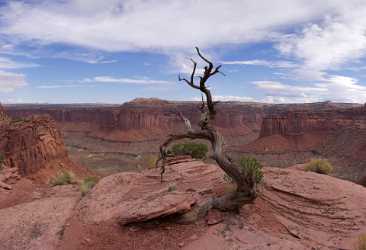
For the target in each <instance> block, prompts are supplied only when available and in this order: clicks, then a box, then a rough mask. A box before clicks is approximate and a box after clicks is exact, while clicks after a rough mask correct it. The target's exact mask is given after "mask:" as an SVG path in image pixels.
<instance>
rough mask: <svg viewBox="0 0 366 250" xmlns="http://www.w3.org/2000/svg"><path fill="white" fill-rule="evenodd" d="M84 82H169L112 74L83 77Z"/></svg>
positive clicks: (145, 83)
mask: <svg viewBox="0 0 366 250" xmlns="http://www.w3.org/2000/svg"><path fill="white" fill-rule="evenodd" d="M82 82H95V83H122V84H137V85H152V84H169V83H170V82H169V81H165V80H153V79H148V78H143V79H134V78H115V77H112V76H95V77H93V78H86V79H83V80H82Z"/></svg>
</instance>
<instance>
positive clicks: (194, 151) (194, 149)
mask: <svg viewBox="0 0 366 250" xmlns="http://www.w3.org/2000/svg"><path fill="white" fill-rule="evenodd" d="M207 152H208V147H207V145H206V144H204V143H193V142H189V143H180V144H175V145H173V147H172V149H171V153H172V154H173V155H176V156H177V155H190V156H191V157H192V158H195V159H203V158H205V157H206V154H207Z"/></svg>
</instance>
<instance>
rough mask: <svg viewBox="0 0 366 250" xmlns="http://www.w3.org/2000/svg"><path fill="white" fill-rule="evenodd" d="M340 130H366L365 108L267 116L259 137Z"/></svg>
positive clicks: (288, 112)
mask: <svg viewBox="0 0 366 250" xmlns="http://www.w3.org/2000/svg"><path fill="white" fill-rule="evenodd" d="M340 129H366V108H365V107H355V108H345V109H327V110H319V111H308V110H303V111H287V112H280V113H274V114H270V115H267V116H266V117H265V118H264V119H263V123H262V126H261V132H260V137H265V136H270V135H282V136H297V135H303V134H305V133H306V132H309V133H310V132H311V133H314V132H323V133H331V132H334V131H338V130H340Z"/></svg>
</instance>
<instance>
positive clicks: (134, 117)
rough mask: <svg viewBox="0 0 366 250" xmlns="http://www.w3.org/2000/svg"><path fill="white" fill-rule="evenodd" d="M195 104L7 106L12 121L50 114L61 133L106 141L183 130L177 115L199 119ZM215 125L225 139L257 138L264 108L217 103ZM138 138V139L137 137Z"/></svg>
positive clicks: (156, 136) (141, 102)
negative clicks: (86, 135) (255, 136)
mask: <svg viewBox="0 0 366 250" xmlns="http://www.w3.org/2000/svg"><path fill="white" fill-rule="evenodd" d="M198 106H199V103H197V102H168V101H159V100H155V99H154V100H150V99H148V100H146V99H136V100H134V101H132V102H129V103H126V104H123V105H121V106H117V105H109V106H100V105H95V106H93V105H16V106H8V107H7V112H8V113H9V115H10V116H12V117H13V118H17V117H18V118H19V117H27V116H30V115H35V114H38V115H40V114H42V115H44V114H47V115H50V116H51V117H52V118H53V119H55V120H56V122H57V123H58V124H59V125H60V127H61V128H62V129H63V130H64V131H83V132H88V133H89V134H90V135H93V136H97V137H103V138H107V139H109V140H117V141H118V140H121V141H124V140H127V141H128V140H131V141H133V140H139V139H142V138H143V139H159V138H161V136H165V135H167V134H168V133H172V132H177V131H181V130H183V129H184V125H183V122H182V121H181V120H180V119H179V116H178V113H179V112H181V113H183V114H184V115H185V116H186V117H188V118H189V119H190V120H191V122H192V124H193V125H194V124H196V123H197V122H198V121H199V119H200V112H199V110H198ZM218 113H219V114H218V116H217V121H216V123H217V126H218V128H219V129H221V130H222V132H223V134H225V135H229V136H243V135H247V134H255V135H258V133H259V131H260V126H261V123H262V118H263V116H264V105H260V104H243V103H220V104H219V105H218ZM139 135H141V136H139Z"/></svg>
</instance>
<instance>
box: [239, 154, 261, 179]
mask: <svg viewBox="0 0 366 250" xmlns="http://www.w3.org/2000/svg"><path fill="white" fill-rule="evenodd" d="M240 172H241V173H246V175H247V176H254V179H255V182H256V183H260V182H261V181H262V179H263V172H262V165H261V164H260V162H259V161H258V160H257V159H256V158H254V157H242V158H241V159H240Z"/></svg>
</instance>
